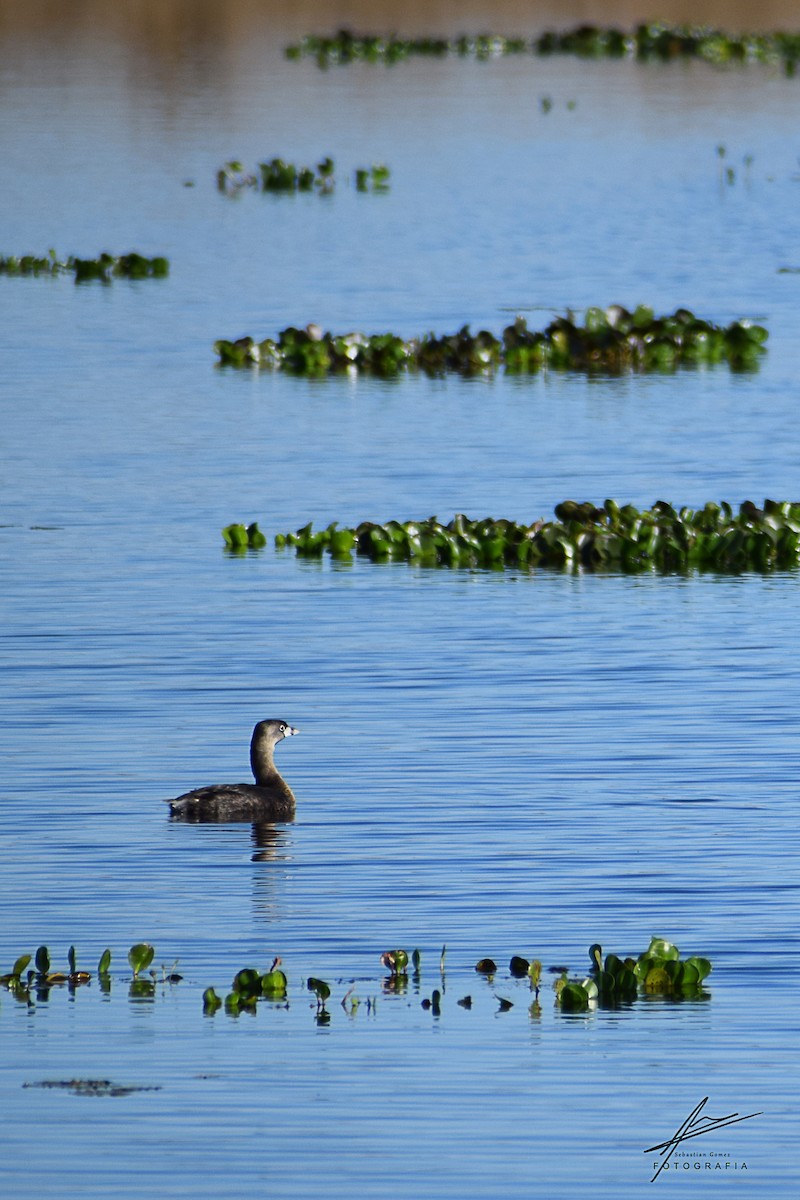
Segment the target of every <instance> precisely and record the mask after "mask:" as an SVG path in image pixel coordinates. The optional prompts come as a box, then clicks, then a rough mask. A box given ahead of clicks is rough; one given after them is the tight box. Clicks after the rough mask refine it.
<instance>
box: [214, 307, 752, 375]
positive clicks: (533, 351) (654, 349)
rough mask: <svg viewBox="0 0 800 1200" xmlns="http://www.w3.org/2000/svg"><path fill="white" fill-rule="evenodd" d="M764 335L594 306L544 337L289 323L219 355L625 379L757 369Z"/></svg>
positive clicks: (745, 326)
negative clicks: (412, 334) (706, 369)
mask: <svg viewBox="0 0 800 1200" xmlns="http://www.w3.org/2000/svg"><path fill="white" fill-rule="evenodd" d="M768 336H769V335H768V333H767V330H766V329H765V328H764V327H763V325H759V324H757V323H755V322H752V321H750V320H746V319H745V320H741V321H733V322H731V324H729V325H727V326H721V325H716V324H714V323H713V322H712V321H707V320H704V319H702V318H700V317H697V316H695V314H694V313H693V312H691V311H690V310H689V309H688V308H678V309H676V310H675V312H674V313H671V314H668V315H666V316H661V317H657V316H655V314H654V312H653V310H652V308H649V307H648V306H647V305H639V306H638V307H637V308H635V309H634V310H632V311H631V310H629V309H627V308H624V307H623V306H622V305H619V304H612V305H610V306H609V307H608V308H597V307H592V308H588V309H587V310H586V313H585V315H584V321H583V324H580V323H579V321H578V319H577V318H576V316H575V314H574V313H572V312H567V314H566V315H565V316H559V317H555V318H554V319H553V320H552V321H551V322H550V324H549V325H548V326H547V327H546V328H545V329H544V330H542V331H534V330H530V329H528V324H527V321H526V320H525V318H524V317H517V319H516V320H515V321H514V323H513V324H512V325H508V326H506V328H505V329H504V330H503V333H502V335H501V337H499V338H498V337H496V336H495V335H494V334H493V333H490V332H489V331H488V330H480V331H479V332H478V333H475V334H473V333H471V332H470V328H469V326H468V325H464V326H463V328H461V329H460V330H459V331H458V332H457V333H455V334H445V335H443V336H437V335H436V334H433V333H429V334H425V335H424V336H422V337H418V338H410V339H408V340H405V339H403V338H401V337H399V336H398V335H397V334H392V333H380V334H371V335H367V334H363V333H347V334H333V333H329V332H324V331H323V330H322V329H321V328H320V327H319V326H318V325H314V324H310V325H307V326H306V327H305V329H299V328H296V327H295V326H289V327H288V328H287V329H284V330H283V331H282V332H281V333H280V334H279V335H278V338H277V340H273V339H272V338H265V339H264V340H263V341H261V342H256V341H255V340H254V339H253V338H252V337H249V336H247V337H241V338H238V339H237V340H236V341H227V340H225V339H220V340H218V341H216V342H215V343H214V350H215V352H216V354H217V356H218V359H219V365H220V366H231V367H269V368H273V369H281V370H284V371H288V372H289V373H291V374H295V375H312V376H324V375H332V374H337V373H342V372H346V371H358V372H363V373H364V374H370V375H377V376H382V377H391V376H394V375H398V374H400V373H401V372H403V371H413V370H419V371H423V372H424V373H425V374H427V375H430V376H442V375H446V374H450V373H457V374H460V375H465V376H471V375H480V374H488V373H491V372H493V371H496V370H498V369H499V368H501V367H502V368H504V369H505V371H506V372H507V373H509V374H515V375H521V374H533V373H536V372H538V371H541V370H544V369H547V368H550V369H553V370H562V371H580V372H584V373H605V374H612V375H619V374H622V373H624V372H630V371H672V370H675V369H676V368H677V367H679V366H692V365H699V364H704V365H712V364H715V363H720V362H726V363H727V364H728V365H729V366H730V367H731V368H733V369H734V370H752V369H754V368H755V367H757V366H758V362H759V358H760V356H761V354H762V353H763V352H764V349H765V342H766V340H767V337H768Z"/></svg>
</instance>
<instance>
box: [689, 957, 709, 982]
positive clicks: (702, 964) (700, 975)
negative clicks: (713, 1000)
mask: <svg viewBox="0 0 800 1200" xmlns="http://www.w3.org/2000/svg"><path fill="white" fill-rule="evenodd" d="M686 966H687V967H688V966H692V967H694V969H695V970H696V971H697V979H698V983H702V981H703V980H704V979H705V977H706V976H707V975H710V974H711V963H710V962H709V961H708V959H707V958H699V957H698V956H697V955H695V954H692V955H691V956H690V957H689V958H687V959H686Z"/></svg>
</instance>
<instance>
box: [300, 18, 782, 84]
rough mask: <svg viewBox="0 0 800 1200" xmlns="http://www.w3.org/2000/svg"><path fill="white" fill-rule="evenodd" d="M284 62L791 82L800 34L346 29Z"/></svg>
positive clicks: (653, 27) (704, 29)
mask: <svg viewBox="0 0 800 1200" xmlns="http://www.w3.org/2000/svg"><path fill="white" fill-rule="evenodd" d="M285 54H286V57H287V58H290V59H301V58H313V59H315V61H316V62H317V65H318V66H320V67H330V66H334V65H345V64H347V63H353V62H371V63H377V62H382V63H386V64H387V65H389V66H391V65H393V64H395V63H399V62H404V61H405V60H406V59H409V58H411V57H413V56H424V57H428V58H446V57H448V56H449V55H453V56H457V57H460V58H473V59H478V60H486V59H490V58H499V57H502V56H505V55H512V54H534V55H551V54H571V55H576V56H578V57H579V58H635V59H638V60H640V61H642V62H651V61H655V62H672V61H674V60H676V59H687V58H696V59H701V60H702V61H704V62H708V63H713V64H714V65H717V66H720V65H727V64H730V63H767V64H769V65H774V66H779V67H780V68H781V69H782V70H783V71H784V72H785V73H786V74H787V75H793V74H794V73H795V71H796V69H797V64H798V62H800V34H798V33H742V34H733V33H727V32H725V31H724V30H721V29H711V28H709V27H708V26H700V25H668V24H665V23H664V22H662V21H650V22H647V23H642V24H639V25H637V26H636V27H635V28H633V29H631V30H628V31H625V30H622V29H619V28H616V27H614V26H602V25H592V24H583V25H578V26H576V27H574V28H573V29H568V30H565V31H562V32H557V31H553V30H548V31H546V32H545V33H542V34H540V35H539V36H538V37H534V38H525V37H505V36H503V35H502V34H480V35H478V36H471V35H468V34H462V35H460V36H459V37H455V38H436V37H424V38H410V39H407V38H399V37H396V36H394V35H389V36H387V37H381V36H378V35H373V34H361V33H352V32H351V31H350V30H348V29H341V30H339V32H338V33H335V34H333V35H331V36H324V35H315V34H308V35H307V36H306V37H303V38H301V40H300V41H299V42H297V43H296V44H294V45H291V46H287V47H286V50H285Z"/></svg>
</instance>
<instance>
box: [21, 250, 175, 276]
mask: <svg viewBox="0 0 800 1200" xmlns="http://www.w3.org/2000/svg"><path fill="white" fill-rule="evenodd" d="M70 272H71V273H72V274H73V275H74V276H75V282H76V283H86V282H89V281H91V280H98V281H99V282H100V283H110V282H111V280H112V279H161V278H163V277H164V276H165V275H168V274H169V260H168V259H166V258H163V257H161V256H158V257H156V258H145V257H144V256H143V255H141V254H135V253H131V254H122V255H119V256H116V257H115V256H114V255H113V254H100V255H99V256H98V257H97V258H76V257H74V256H73V255H70V257H69V258H68V259H66V260H65V261H62V260H60V259H59V258H58V257H57V256H56V252H55V250H50V251H49V252H48V254H46V255H44V256H43V257H38V258H37V257H36V256H35V255H33V254H22V255H15V254H12V255H8V256H6V255H2V256H0V275H66V274H69V273H70Z"/></svg>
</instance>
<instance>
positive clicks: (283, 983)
mask: <svg viewBox="0 0 800 1200" xmlns="http://www.w3.org/2000/svg"><path fill="white" fill-rule="evenodd" d="M286 988H287V980H286V976H285V975H284V973H283V971H278V970H273V971H267V973H266V974H265V975H262V977H261V992H262V995H264V996H266V997H267V998H268V999H270V1000H276V999H280V998H282V997H283V996H285V995H286Z"/></svg>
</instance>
